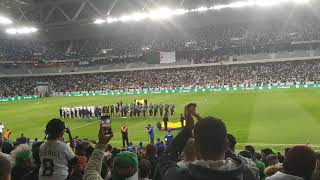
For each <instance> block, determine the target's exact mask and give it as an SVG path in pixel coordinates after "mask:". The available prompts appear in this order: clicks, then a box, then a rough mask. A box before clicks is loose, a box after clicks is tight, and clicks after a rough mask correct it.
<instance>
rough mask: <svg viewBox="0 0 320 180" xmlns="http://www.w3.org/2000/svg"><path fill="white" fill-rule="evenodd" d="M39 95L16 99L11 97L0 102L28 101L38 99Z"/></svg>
mask: <svg viewBox="0 0 320 180" xmlns="http://www.w3.org/2000/svg"><path fill="white" fill-rule="evenodd" d="M37 98H38V96H37V95H33V96H16V97H9V98H0V102H12V101H19V100H27V99H37Z"/></svg>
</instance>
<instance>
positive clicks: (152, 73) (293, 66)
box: [0, 60, 320, 97]
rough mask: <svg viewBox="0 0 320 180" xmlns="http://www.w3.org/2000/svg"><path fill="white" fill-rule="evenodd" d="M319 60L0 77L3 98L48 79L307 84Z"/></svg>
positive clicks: (122, 86)
mask: <svg viewBox="0 0 320 180" xmlns="http://www.w3.org/2000/svg"><path fill="white" fill-rule="evenodd" d="M319 72H320V61H319V60H304V61H286V62H268V63H252V64H235V65H218V66H205V67H192V68H176V69H158V70H143V71H125V72H108V73H91V74H76V75H57V76H39V77H18V78H0V84H1V86H2V88H1V89H0V97H13V96H16V95H34V94H36V92H35V88H36V83H37V82H49V83H50V84H51V86H52V89H53V91H54V92H63V93H65V92H75V91H87V92H88V91H104V92H106V91H110V90H123V91H127V90H129V89H158V88H168V89H175V88H181V87H184V88H192V87H223V86H229V87H233V86H256V85H272V84H286V83H293V84H294V83H299V84H300V83H308V82H318V81H319V80H320V74H319Z"/></svg>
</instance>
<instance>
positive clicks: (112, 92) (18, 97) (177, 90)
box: [0, 84, 320, 102]
mask: <svg viewBox="0 0 320 180" xmlns="http://www.w3.org/2000/svg"><path fill="white" fill-rule="evenodd" d="M306 88H320V84H300V85H273V86H251V87H221V88H191V89H184V88H179V89H171V90H146V89H145V90H140V91H139V90H136V91H110V92H88V93H85V92H71V93H65V94H64V93H55V94H54V96H115V95H141V94H168V93H194V92H220V91H225V92H227V91H253V90H274V89H306ZM37 98H39V97H38V96H36V95H33V96H16V97H11V98H0V102H12V101H18V100H27V99H37Z"/></svg>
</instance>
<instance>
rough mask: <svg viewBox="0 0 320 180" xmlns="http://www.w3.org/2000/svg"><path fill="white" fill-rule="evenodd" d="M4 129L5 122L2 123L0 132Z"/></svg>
mask: <svg viewBox="0 0 320 180" xmlns="http://www.w3.org/2000/svg"><path fill="white" fill-rule="evenodd" d="M3 129H4V125H3V124H1V125H0V133H2V132H3Z"/></svg>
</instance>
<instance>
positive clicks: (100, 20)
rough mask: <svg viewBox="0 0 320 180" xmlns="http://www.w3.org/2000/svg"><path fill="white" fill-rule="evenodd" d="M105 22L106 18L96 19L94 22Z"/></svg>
mask: <svg viewBox="0 0 320 180" xmlns="http://www.w3.org/2000/svg"><path fill="white" fill-rule="evenodd" d="M105 22H106V20H104V19H96V20H95V21H94V22H93V23H95V24H103V23H105Z"/></svg>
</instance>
